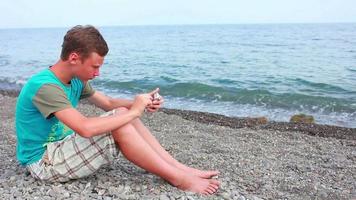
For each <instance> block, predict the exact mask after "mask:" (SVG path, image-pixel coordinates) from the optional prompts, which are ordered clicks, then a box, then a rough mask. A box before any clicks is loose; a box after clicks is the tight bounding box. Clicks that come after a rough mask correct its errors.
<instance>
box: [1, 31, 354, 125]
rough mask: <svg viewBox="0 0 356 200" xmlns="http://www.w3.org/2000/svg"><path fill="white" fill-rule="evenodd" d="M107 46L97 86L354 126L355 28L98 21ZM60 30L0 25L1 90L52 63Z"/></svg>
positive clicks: (205, 107)
mask: <svg viewBox="0 0 356 200" xmlns="http://www.w3.org/2000/svg"><path fill="white" fill-rule="evenodd" d="M99 29H100V31H101V32H102V34H103V35H104V37H105V39H106V40H107V42H108V45H109V48H110V52H109V54H108V55H107V57H106V59H105V62H104V65H103V67H102V70H101V75H100V76H99V77H98V78H97V79H95V80H93V81H92V83H93V85H94V87H95V88H96V89H97V90H102V91H104V92H106V93H107V94H109V95H111V96H115V97H125V98H132V97H133V96H134V95H135V94H136V93H142V92H148V91H150V90H152V89H154V88H156V87H159V88H160V90H161V92H160V93H161V95H162V96H164V97H165V100H166V101H165V107H167V108H178V109H188V110H198V111H206V112H213V113H219V114H223V115H227V116H242V117H244V116H250V117H255V116H266V117H268V118H269V119H270V120H275V121H289V119H290V117H291V115H293V114H296V113H305V114H311V115H313V116H314V117H315V119H316V122H317V123H321V124H332V125H338V126H345V127H356V24H265V25H189V26H183V25H182V26H120V27H99ZM66 30H67V28H50V29H45V28H42V29H40V28H39V29H0V70H1V74H0V89H19V88H21V86H22V85H23V84H24V83H26V80H27V79H28V78H29V77H30V76H31V75H32V74H34V73H36V72H38V71H40V70H42V69H44V68H46V67H48V66H49V65H52V64H54V62H56V61H57V59H58V57H59V54H60V48H61V42H62V38H63V36H64V34H65V32H66Z"/></svg>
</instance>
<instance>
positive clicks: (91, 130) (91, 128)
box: [54, 108, 140, 137]
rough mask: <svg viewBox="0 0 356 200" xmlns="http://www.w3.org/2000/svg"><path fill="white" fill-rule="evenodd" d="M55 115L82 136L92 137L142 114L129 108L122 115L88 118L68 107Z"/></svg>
mask: <svg viewBox="0 0 356 200" xmlns="http://www.w3.org/2000/svg"><path fill="white" fill-rule="evenodd" d="M54 115H55V116H56V117H57V118H58V119H59V120H60V121H61V122H63V123H64V124H65V125H67V126H68V127H69V128H71V129H72V130H73V131H75V132H76V133H78V134H79V135H81V136H82V137H92V136H96V135H100V134H101V133H105V132H109V131H112V130H114V129H117V128H119V127H121V126H123V125H125V124H126V123H128V122H130V121H131V120H133V119H135V118H137V117H139V116H140V114H139V113H138V112H137V111H134V110H129V111H128V112H125V113H122V114H120V115H113V116H107V117H91V118H88V117H85V116H84V115H82V114H81V113H80V112H79V111H77V110H76V109H75V108H67V109H64V110H61V111H58V112H55V113H54Z"/></svg>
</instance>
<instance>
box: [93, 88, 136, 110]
mask: <svg viewBox="0 0 356 200" xmlns="http://www.w3.org/2000/svg"><path fill="white" fill-rule="evenodd" d="M88 100H89V102H91V103H93V104H94V105H96V106H98V107H99V108H101V109H103V110H105V111H110V110H113V109H115V108H118V107H126V108H127V109H130V108H131V106H132V103H133V100H128V99H121V98H111V97H108V96H106V95H104V94H103V93H101V92H98V91H95V93H94V94H93V95H92V96H90V97H89V98H88Z"/></svg>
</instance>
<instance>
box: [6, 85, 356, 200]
mask: <svg viewBox="0 0 356 200" xmlns="http://www.w3.org/2000/svg"><path fill="white" fill-rule="evenodd" d="M15 104H16V94H15V93H11V92H1V93H0V112H1V114H0V117H1V129H0V130H1V134H0V153H1V154H0V155H1V160H2V162H1V164H0V199H32V200H34V199H102V200H111V199H160V200H173V199H182V200H183V199H237V200H247V199H251V200H260V199H323V200H324V199H356V129H355V128H342V127H336V126H327V125H317V124H313V125H308V124H292V123H287V122H283V123H282V122H268V123H267V124H258V123H254V121H253V120H252V121H251V119H248V118H230V117H224V116H220V115H216V114H210V113H202V112H193V111H183V110H173V109H162V110H161V111H159V112H157V113H145V114H144V116H143V117H142V120H143V121H144V123H145V124H146V125H147V127H149V129H150V130H151V131H152V133H153V134H154V135H155V136H156V137H157V139H158V140H159V141H160V142H161V144H162V146H164V148H165V149H166V150H167V151H169V152H170V153H171V154H172V155H173V156H174V157H175V158H176V159H177V160H179V161H181V162H182V163H185V164H187V165H190V166H193V167H197V168H201V169H217V170H219V171H220V173H221V174H220V175H219V176H218V177H217V179H219V180H220V181H221V183H222V184H221V189H220V190H219V191H218V193H216V194H215V195H212V196H201V195H197V194H194V193H190V192H183V191H180V190H178V189H176V188H175V187H172V186H171V185H169V184H168V183H167V182H165V181H163V180H162V179H160V178H159V177H157V176H154V175H152V174H150V173H147V172H146V171H144V170H142V169H140V168H138V167H136V166H134V165H133V164H131V163H130V162H129V161H127V160H126V159H125V158H124V157H123V156H122V154H121V155H120V156H119V158H118V159H117V160H115V162H113V163H112V164H111V165H107V166H104V167H103V168H101V169H100V170H99V171H98V172H97V173H95V174H94V175H91V176H89V177H86V178H83V179H79V180H73V181H70V182H67V183H54V184H53V183H46V182H41V181H37V180H35V179H33V178H32V177H31V176H30V175H29V173H28V172H26V170H25V169H24V168H23V167H21V166H20V165H19V164H18V162H17V160H16V156H15V155H16V134H15V127H14V112H15ZM78 109H79V110H80V111H81V112H82V113H84V114H85V115H86V116H98V115H100V114H101V113H102V112H103V111H101V110H100V109H98V108H96V107H94V106H93V105H90V104H88V103H82V104H80V105H79V108H78Z"/></svg>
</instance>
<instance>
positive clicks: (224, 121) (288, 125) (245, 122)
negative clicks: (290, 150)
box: [0, 89, 356, 140]
mask: <svg viewBox="0 0 356 200" xmlns="http://www.w3.org/2000/svg"><path fill="white" fill-rule="evenodd" d="M19 92H20V91H18V90H3V89H0V94H2V95H5V96H10V97H17V96H18V94H19ZM80 103H82V104H90V103H89V102H88V101H85V100H84V101H83V100H82V101H81V102H80ZM159 112H164V113H166V114H169V115H178V116H180V117H182V118H183V119H187V120H192V121H195V122H200V123H204V124H212V125H219V126H226V127H230V128H235V129H236V128H251V129H255V130H260V129H266V130H276V131H277V130H278V131H298V132H301V133H303V134H307V135H311V136H318V137H332V138H337V139H347V140H356V128H348V127H341V126H334V125H327V124H316V123H312V124H307V123H292V122H277V121H269V120H268V122H267V123H265V122H261V121H259V118H251V117H230V116H225V115H221V114H215V113H209V112H201V111H192V110H181V109H173V108H161V110H160V111H159Z"/></svg>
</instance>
